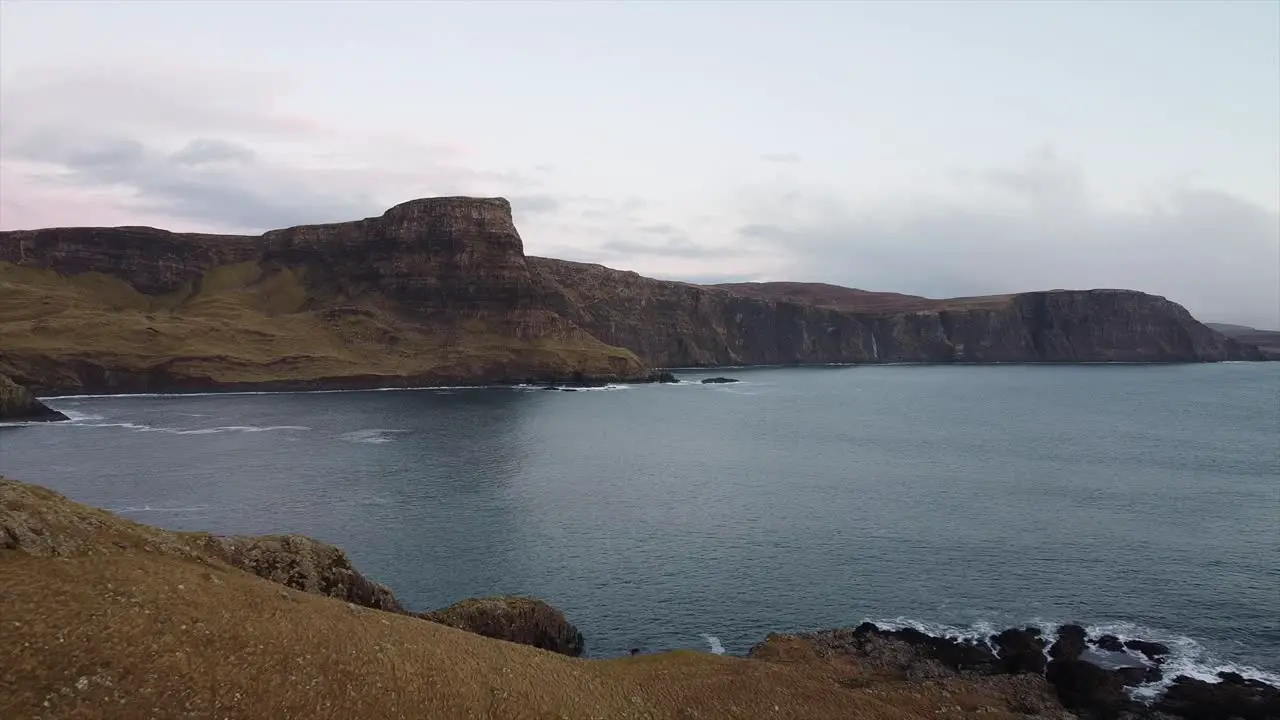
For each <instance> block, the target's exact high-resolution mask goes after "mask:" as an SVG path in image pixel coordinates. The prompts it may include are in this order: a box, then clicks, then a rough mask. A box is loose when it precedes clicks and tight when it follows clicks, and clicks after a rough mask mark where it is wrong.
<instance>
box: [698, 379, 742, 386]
mask: <svg viewBox="0 0 1280 720" xmlns="http://www.w3.org/2000/svg"><path fill="white" fill-rule="evenodd" d="M736 382H739V380H738V379H737V378H727V377H712V378H703V380H702V384H703V385H725V384H728V383H736Z"/></svg>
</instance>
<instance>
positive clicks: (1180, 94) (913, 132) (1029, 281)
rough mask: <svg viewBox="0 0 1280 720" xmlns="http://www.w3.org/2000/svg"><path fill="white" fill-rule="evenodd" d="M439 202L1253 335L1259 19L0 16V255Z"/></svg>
mask: <svg viewBox="0 0 1280 720" xmlns="http://www.w3.org/2000/svg"><path fill="white" fill-rule="evenodd" d="M455 194H465V195H485V196H492V195H502V196H505V197H508V198H509V199H511V201H512V203H513V205H514V207H515V212H516V223H517V225H518V226H519V228H520V231H521V234H522V236H523V237H524V241H525V247H526V250H527V251H528V252H529V253H530V254H540V255H550V256H555V257H563V258H567V259H575V260H585V261H591V262H601V263H604V264H606V265H610V266H613V267H619V268H624V269H631V270H636V271H639V272H641V273H644V274H648V275H653V276H657V277H664V278H679V279H688V280H693V281H697V282H713V281H720V280H783V279H785V280H808V281H824V282H832V283H837V284H842V285H849V286H854V287H860V288H866V289H873V290H892V291H898V292H907V293H916V294H922V295H928V296H951V295H967V294H981V293H994V292H1008V291H1020V290H1033V289H1045V288H1059V287H1069V288H1092V287H1128V288H1136V289H1139V290H1145V291H1148V292H1152V293H1156V294H1160V295H1165V296H1167V297H1169V298H1171V299H1173V300H1176V301H1178V302H1181V303H1183V304H1184V305H1186V306H1187V307H1188V308H1190V309H1191V311H1192V312H1193V313H1195V314H1196V315H1197V316H1198V317H1200V318H1201V319H1203V320H1207V321H1225V322H1239V323H1244V324H1250V325H1255V326H1261V327H1270V328H1280V3H1278V2H1273V1H1269V0H1257V1H1245V0H1239V1H1236V2H1205V3H1197V2H1190V1H1187V0H1183V1H1179V2H1173V1H1169V2H1143V3H1132V4H1127V3H1123V2H1097V3H1091V2H1086V1H1084V0H1071V1H1069V2H1060V3H1055V2H1048V1H1041V2H1030V1H1026V2H989V3H964V2H952V1H948V2H923V1H921V2H893V3H888V2H886V3H876V2H868V1H862V2H823V3H817V2H814V3H803V2H787V3H777V4H773V3H767V2H744V3H728V2H701V3H698V2H680V3H675V2H672V3H662V2H656V1H652V0H650V1H647V2H643V3H641V2H636V3H609V2H578V3H571V2H561V3H541V2H535V1H533V0H529V1H527V2H508V3H497V2H494V3H482V2H470V3H465V4H464V3H457V4H451V3H443V2H441V3H426V2H409V1H407V0H406V1H401V2H385V3H378V2H372V1H370V0H365V1H364V2H359V3H354V2H353V3H349V4H348V3H340V2H324V3H314V4H312V3H304V2H279V3H271V2H264V1H262V0H258V1H257V2H210V3H199V2H194V1H192V0H185V1H183V2H177V1H174V2H159V1H156V2H136V3H112V2H105V1H103V2H92V3H91V2H87V1H86V2H74V3H65V4H63V3H58V2H53V1H52V0H27V1H25V2H10V1H7V0H6V1H5V2H3V5H0V227H3V228H5V229H13V228H23V227H39V226H48V225H122V224H132V225H138V224H145V225H156V226H160V227H167V228H170V229H174V230H204V231H210V230H213V231H228V232H243V231H253V232H259V231H262V230H265V229H269V228H273V227H280V226H287V225H293V224H302V223H310V222H325V221H335V220H347V219H356V218H360V217H365V216H368V215H373V214H378V213H380V212H381V211H382V210H384V209H385V208H386V207H389V206H391V205H393V204H396V203H398V202H402V201H404V200H408V199H411V198H416V197H424V196H433V195H455Z"/></svg>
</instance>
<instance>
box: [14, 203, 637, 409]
mask: <svg viewBox="0 0 1280 720" xmlns="http://www.w3.org/2000/svg"><path fill="white" fill-rule="evenodd" d="M0 296H2V297H3V300H4V302H3V303H0V338H2V339H3V341H2V342H0V372H7V373H8V374H10V375H11V376H13V377H14V378H15V379H16V380H18V381H19V382H22V383H24V384H26V385H27V386H28V387H31V388H32V389H33V390H37V391H42V392H59V391H89V392H96V391H111V390H115V391H144V390H160V389H164V390H172V389H204V388H210V387H227V388H230V387H250V386H253V387H274V388H307V387H361V386H372V385H415V384H431V383H466V382H501V381H520V380H525V379H536V380H563V379H574V378H591V379H599V380H611V379H638V378H644V377H647V376H648V372H649V371H648V370H647V368H646V367H645V365H644V364H643V363H642V362H641V361H640V360H639V359H637V358H636V357H635V355H634V354H633V353H631V352H630V351H627V350H624V349H619V348H616V347H610V346H607V345H605V344H603V343H601V342H600V341H599V340H597V339H596V338H594V337H593V336H591V335H590V334H588V333H586V332H584V331H582V330H581V329H579V328H577V327H576V326H574V325H573V324H572V323H570V322H568V321H567V320H565V319H564V318H563V317H561V316H559V315H557V314H556V313H555V312H554V311H552V310H550V309H548V308H547V307H546V304H545V303H544V302H543V293H542V291H541V287H540V284H539V283H538V282H537V280H536V278H535V277H534V275H533V274H532V272H531V271H530V269H529V267H528V265H527V263H526V259H525V256H524V250H523V244H522V241H521V238H520V235H519V233H518V232H517V231H516V228H515V225H514V223H513V221H512V218H511V207H510V205H509V204H508V203H507V201H506V200H503V199H475V198H434V199H425V200H414V201H411V202H407V203H403V204H401V205H397V206H395V207H393V208H391V209H390V210H388V211H387V212H386V213H384V214H383V215H381V216H380V217H375V218H368V219H365V220H360V221H356V222H348V223H337V224H331V225H311V226H301V227H294V228H289V229H285V230H275V231H271V232H268V233H266V234H264V235H262V236H257V237H248V236H217V235H198V234H180V233H170V232H166V231H164V230H157V229H154V228H138V227H121V228H50V229H43V230H25V231H10V232H4V233H0Z"/></svg>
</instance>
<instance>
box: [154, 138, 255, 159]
mask: <svg viewBox="0 0 1280 720" xmlns="http://www.w3.org/2000/svg"><path fill="white" fill-rule="evenodd" d="M257 155H258V154H257V153H255V152H254V151H253V149H252V148H250V147H247V146H245V145H242V144H240V143H235V142H230V141H227V140H219V139H218V138H196V139H194V140H192V141H191V142H189V143H187V144H186V145H185V146H184V147H183V148H182V149H181V150H179V151H178V152H176V153H174V154H173V155H171V156H170V159H171V160H173V161H174V162H176V163H178V164H179V165H201V164H204V163H215V162H239V163H250V162H253V161H254V160H255V159H256V158H257Z"/></svg>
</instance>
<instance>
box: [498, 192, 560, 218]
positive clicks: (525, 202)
mask: <svg viewBox="0 0 1280 720" xmlns="http://www.w3.org/2000/svg"><path fill="white" fill-rule="evenodd" d="M508 200H509V201H510V202H511V211H512V213H514V214H515V215H516V220H517V221H519V219H520V216H521V215H525V214H528V215H538V214H544V213H555V212H558V211H559V210H560V208H561V207H562V206H563V203H561V202H560V201H559V200H557V199H556V198H554V197H551V196H550V195H515V196H512V197H510V198H508Z"/></svg>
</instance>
